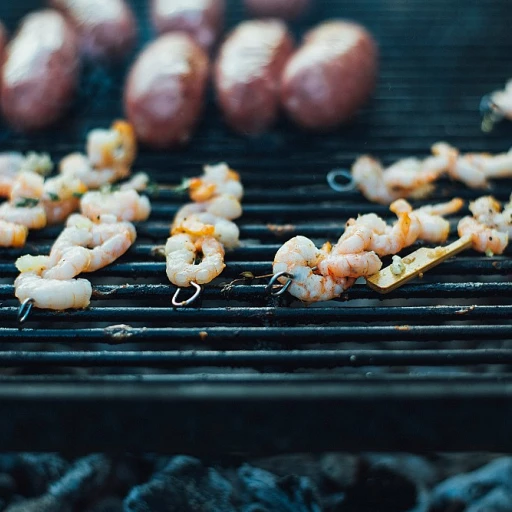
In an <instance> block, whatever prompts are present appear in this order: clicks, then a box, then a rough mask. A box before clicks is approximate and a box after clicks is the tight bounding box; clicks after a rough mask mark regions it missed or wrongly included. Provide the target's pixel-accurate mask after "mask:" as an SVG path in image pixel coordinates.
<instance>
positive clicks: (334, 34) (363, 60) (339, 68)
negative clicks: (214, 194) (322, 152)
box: [281, 21, 378, 129]
mask: <svg viewBox="0 0 512 512" xmlns="http://www.w3.org/2000/svg"><path fill="white" fill-rule="evenodd" d="M377 59H378V49H377V45H376V43H375V42H374V40H373V38H372V36H371V35H370V34H369V33H368V32H367V31H366V29H364V28H363V27H361V26H360V25H357V24H355V23H350V22H344V21H331V22H327V23H324V24H322V25H320V26H319V27H317V28H315V29H313V30H311V31H310V32H308V33H307V34H306V36H305V41H304V44H303V45H302V47H301V48H299V50H297V52H296V53H295V54H294V55H293V56H292V57H291V59H290V60H289V61H288V64H287V65H286V68H285V70H284V73H283V76H282V82H281V99H282V103H283V105H284V107H285V108H286V110H287V112H288V114H289V115H290V117H291V118H292V119H294V120H295V121H296V122H297V123H298V124H299V125H301V126H303V127H305V128H310V129H323V128H332V127H334V126H336V125H338V124H340V123H342V122H343V121H346V120H347V119H349V118H350V117H352V116H353V115H354V114H355V113H356V111H357V110H358V109H359V108H360V107H361V106H362V105H363V104H364V103H365V102H366V100H367V99H368V97H369V96H370V94H371V93H372V91H373V89H374V86H375V79H376V74H377Z"/></svg>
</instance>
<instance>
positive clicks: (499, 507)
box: [465, 487, 512, 512]
mask: <svg viewBox="0 0 512 512" xmlns="http://www.w3.org/2000/svg"><path fill="white" fill-rule="evenodd" d="M465 512H512V493H511V492H510V491H507V490H506V489H503V488H502V487H498V488H496V489H493V490H492V491H491V492H490V493H489V494H486V495H485V496H484V497H483V498H482V499H480V500H478V501H477V502H476V503H472V504H471V505H470V506H469V507H468V508H467V509H466V511H465Z"/></svg>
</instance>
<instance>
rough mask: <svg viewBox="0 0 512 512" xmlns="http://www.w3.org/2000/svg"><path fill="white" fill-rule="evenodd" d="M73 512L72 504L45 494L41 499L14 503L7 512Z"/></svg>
mask: <svg viewBox="0 0 512 512" xmlns="http://www.w3.org/2000/svg"><path fill="white" fill-rule="evenodd" d="M57 511H58V512H73V507H72V505H71V504H69V503H66V502H63V501H62V500H60V499H59V498H57V497H55V496H51V495H49V494H45V495H44V496H41V497H40V498H32V499H28V500H22V501H20V502H18V503H14V504H12V505H10V506H9V507H7V508H6V509H5V512H57Z"/></svg>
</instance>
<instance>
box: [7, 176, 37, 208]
mask: <svg viewBox="0 0 512 512" xmlns="http://www.w3.org/2000/svg"><path fill="white" fill-rule="evenodd" d="M43 187H44V178H43V177H42V176H40V175H39V174H36V173H35V172H31V171H23V172H20V173H19V174H18V175H17V176H16V178H15V179H14V181H13V182H12V187H11V193H10V194H9V198H10V201H11V203H16V202H18V201H24V200H27V199H28V200H39V199H40V198H41V196H42V195H43Z"/></svg>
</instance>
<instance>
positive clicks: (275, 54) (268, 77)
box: [215, 20, 293, 134]
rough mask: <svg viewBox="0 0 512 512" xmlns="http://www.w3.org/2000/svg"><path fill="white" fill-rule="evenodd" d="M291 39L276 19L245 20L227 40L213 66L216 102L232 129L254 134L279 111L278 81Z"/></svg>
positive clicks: (273, 118)
mask: <svg viewBox="0 0 512 512" xmlns="http://www.w3.org/2000/svg"><path fill="white" fill-rule="evenodd" d="M292 51H293V40H292V38H291V36H290V34H289V33H288V30H287V29H286V26H285V25H284V23H282V22H281V21H278V20H267V21H246V22H244V23H241V24H240V25H239V26H238V27H237V28H235V30H234V31H233V32H232V33H231V35H230V36H229V37H228V38H227V39H226V41H225V42H224V44H223V45H222V48H221V50H220V53H219V57H218V60H217V62H216V66H215V88H216V93H217V102H218V104H219V106H220V108H221V109H222V111H223V113H224V117H225V119H226V121H227V123H228V124H229V125H230V126H231V127H232V128H233V129H235V130H237V131H239V132H242V133H247V134H257V133H260V132H262V131H264V130H265V129H266V128H268V127H269V126H270V125H271V124H272V123H273V122H274V121H275V119H276V117H277V114H278V111H279V82H280V79H281V73H282V71H283V68H284V66H285V64H286V61H287V59H288V57H289V56H290V55H291V53H292Z"/></svg>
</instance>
